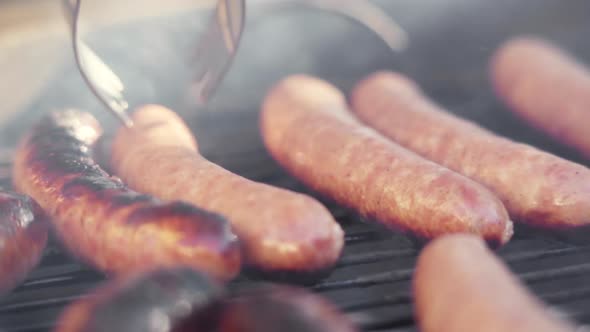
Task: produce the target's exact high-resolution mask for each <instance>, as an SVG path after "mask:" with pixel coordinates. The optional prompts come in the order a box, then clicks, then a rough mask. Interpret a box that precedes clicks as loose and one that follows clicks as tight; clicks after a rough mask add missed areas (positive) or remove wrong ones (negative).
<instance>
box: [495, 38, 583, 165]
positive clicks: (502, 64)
mask: <svg viewBox="0 0 590 332" xmlns="http://www.w3.org/2000/svg"><path fill="white" fill-rule="evenodd" d="M491 67H492V68H491V73H492V77H493V81H494V85H495V88H496V91H497V93H498V95H499V96H500V97H501V98H502V99H503V100H504V101H505V102H506V103H507V104H508V105H509V106H510V109H511V110H512V111H514V112H515V113H517V114H518V115H520V116H521V117H523V118H524V119H526V120H528V121H529V122H530V123H532V124H533V125H534V126H535V127H537V128H539V129H541V130H544V131H545V132H547V133H548V134H549V135H551V136H552V137H554V138H556V139H557V140H559V141H561V142H563V143H565V144H568V145H570V146H573V147H574V148H576V149H578V150H579V151H580V152H582V153H583V154H584V155H585V156H586V157H590V135H588V129H589V128H590V127H589V125H588V124H589V123H590V71H589V70H588V68H587V67H586V66H584V64H582V63H580V62H578V61H577V59H575V58H574V57H573V56H572V55H570V54H567V53H566V52H565V51H563V50H560V49H559V48H557V47H556V46H554V45H552V44H550V43H549V42H546V41H543V40H540V39H536V38H529V37H522V38H517V39H513V40H510V41H508V42H507V43H505V44H504V45H502V46H501V47H500V48H499V50H498V51H497V52H496V54H495V56H494V58H493V61H492V65H491Z"/></svg>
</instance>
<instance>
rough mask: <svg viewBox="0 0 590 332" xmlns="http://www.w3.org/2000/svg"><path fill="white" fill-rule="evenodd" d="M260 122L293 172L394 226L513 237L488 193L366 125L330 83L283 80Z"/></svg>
mask: <svg viewBox="0 0 590 332" xmlns="http://www.w3.org/2000/svg"><path fill="white" fill-rule="evenodd" d="M261 127H262V134H263V138H264V142H265V144H266V146H267V148H268V149H269V151H270V152H271V154H272V155H273V156H274V157H275V159H277V160H278V161H279V163H281V164H282V165H283V166H284V167H285V168H287V169H288V170H289V171H290V172H291V173H292V174H294V175H295V176H297V177H298V178H300V179H301V180H302V181H304V182H305V183H306V184H307V185H309V186H310V187H312V188H314V189H315V190H317V191H319V192H320V193H323V194H325V195H327V196H330V197H332V198H333V199H335V200H336V201H337V202H339V203H341V204H343V205H346V206H348V207H351V208H354V209H356V210H357V211H359V212H360V213H361V214H363V215H365V216H368V217H371V218H375V219H377V220H379V221H381V222H382V223H384V224H385V225H387V226H389V227H392V228H395V229H398V230H401V231H405V232H411V233H413V234H414V235H416V236H418V237H421V238H426V239H428V238H433V237H436V236H439V235H442V234H445V233H455V232H459V233H463V232H466V233H473V234H478V235H480V236H482V237H483V238H485V239H486V240H488V241H489V242H490V243H493V244H504V243H506V242H507V241H508V240H509V239H510V237H511V236H512V222H511V221H510V220H509V219H508V215H507V212H506V210H505V209H504V206H503V205H502V203H501V202H500V201H499V200H498V199H497V198H496V197H495V196H494V195H493V194H492V193H491V192H489V191H488V190H487V189H486V188H484V187H483V186H481V185H479V184H478V183H476V182H474V181H472V180H470V179H468V178H466V177H463V176H462V175H459V174H457V173H455V172H452V171H450V170H448V169H446V168H444V167H442V166H440V165H437V164H435V163H433V162H430V161H428V160H425V159H423V158H421V157H420V156H418V155H416V154H414V153H413V152H410V151H408V150H406V149H404V148H402V147H401V146H399V145H397V144H395V143H393V142H391V141H389V140H388V139H386V138H385V137H383V136H381V135H379V134H378V133H377V132H375V131H374V130H372V129H370V128H368V127H366V126H363V125H361V124H360V123H359V122H358V121H356V120H355V119H354V117H353V116H352V115H351V113H350V111H349V110H348V108H347V106H346V102H345V98H344V96H343V95H342V93H341V92H340V91H338V90H337V89H336V88H335V87H333V86H331V85H329V84H328V83H326V82H323V81H320V80H318V79H314V78H311V77H306V76H293V77H290V78H287V79H286V80H284V81H282V82H281V83H280V84H278V86H276V87H275V88H274V89H273V90H272V91H271V92H270V93H269V95H268V96H267V98H266V100H265V101H264V105H263V109H262V120H261Z"/></svg>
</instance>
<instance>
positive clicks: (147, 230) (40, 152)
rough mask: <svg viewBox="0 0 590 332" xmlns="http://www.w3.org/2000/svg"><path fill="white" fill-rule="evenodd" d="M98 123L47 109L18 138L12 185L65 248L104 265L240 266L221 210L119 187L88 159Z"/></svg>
mask: <svg viewBox="0 0 590 332" xmlns="http://www.w3.org/2000/svg"><path fill="white" fill-rule="evenodd" d="M100 133H101V128H100V126H99V124H98V122H97V121H96V120H95V119H94V118H93V117H92V116H91V115H90V114H88V113H82V112H78V111H74V110H70V111H63V112H59V113H52V114H50V115H49V116H47V117H46V118H44V119H42V120H41V121H40V123H39V124H38V125H37V126H35V127H34V128H33V129H32V130H31V132H30V133H29V134H28V135H27V136H26V137H25V139H24V140H23V141H22V144H21V145H20V146H19V148H18V150H17V152H16V158H15V161H14V176H13V178H14V182H15V186H16V187H17V188H18V189H19V190H20V191H21V192H23V193H26V194H28V195H30V196H31V197H33V198H34V199H35V200H36V201H37V202H38V203H39V205H41V207H42V208H43V209H44V210H45V211H46V212H47V213H48V215H49V216H50V217H51V218H52V221H53V226H54V228H55V229H56V231H57V234H58V236H59V237H60V238H61V240H62V241H63V242H64V243H65V245H66V246H67V247H68V248H69V250H70V251H71V252H73V253H74V254H76V255H77V256H79V257H80V258H82V259H83V260H84V261H86V262H88V263H90V264H92V265H94V266H95V267H97V268H99V269H100V270H103V271H105V272H107V273H113V274H126V273H134V272H137V271H142V270H150V269H153V268H158V267H169V266H180V265H182V266H188V267H194V268H202V269H203V270H204V271H207V272H209V273H211V274H212V275H214V276H216V277H219V278H222V279H228V278H231V277H233V276H235V275H236V274H237V273H238V272H239V270H240V251H239V245H238V242H237V238H236V236H235V235H234V234H233V233H232V231H231V229H230V226H229V223H228V222H227V221H226V220H225V219H223V218H222V217H220V216H218V215H216V214H213V213H210V212H206V211H204V210H201V209H199V208H196V207H194V206H192V205H189V204H187V203H182V202H170V203H165V202H161V201H159V200H157V199H155V198H153V197H151V196H147V195H142V194H139V193H137V192H134V191H131V190H129V189H128V188H126V187H125V186H124V185H123V184H122V183H121V182H120V181H118V180H116V179H113V178H111V177H109V175H108V174H107V173H106V172H105V171H104V170H102V169H101V168H100V167H99V166H98V165H97V164H96V163H95V162H94V160H93V159H92V154H91V151H92V146H93V144H94V143H95V142H96V140H97V139H98V138H99V136H100Z"/></svg>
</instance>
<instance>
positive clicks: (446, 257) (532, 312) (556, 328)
mask: <svg viewBox="0 0 590 332" xmlns="http://www.w3.org/2000/svg"><path fill="white" fill-rule="evenodd" d="M441 272H442V273H441ZM413 283H414V286H413V288H414V301H415V311H416V318H417V322H418V325H419V326H420V328H421V331H422V332H463V331H477V332H499V331H502V332H565V331H570V332H574V331H575V328H574V327H573V326H571V325H570V323H569V322H564V321H561V320H558V319H557V318H553V317H551V316H550V315H549V312H548V311H547V310H545V308H544V306H543V304H542V303H541V302H540V301H539V300H538V299H536V298H535V297H533V296H532V295H531V294H530V293H529V292H528V291H527V290H526V288H525V287H524V286H523V285H522V284H521V283H520V282H519V280H518V279H517V278H516V277H515V276H513V275H512V274H511V273H510V271H509V270H508V268H507V267H506V266H505V265H504V264H502V263H501V262H500V261H499V260H498V259H497V258H496V257H495V256H494V254H493V253H491V252H490V251H489V250H488V249H487V248H486V247H485V246H484V244H483V242H482V241H481V240H479V239H478V238H476V237H473V236H469V235H450V236H445V237H442V238H440V239H437V240H436V241H433V242H431V243H430V244H429V245H428V246H427V247H426V248H425V249H424V250H423V251H422V253H421V255H420V257H419V259H418V265H417V267H416V270H415V274H414V280H413Z"/></svg>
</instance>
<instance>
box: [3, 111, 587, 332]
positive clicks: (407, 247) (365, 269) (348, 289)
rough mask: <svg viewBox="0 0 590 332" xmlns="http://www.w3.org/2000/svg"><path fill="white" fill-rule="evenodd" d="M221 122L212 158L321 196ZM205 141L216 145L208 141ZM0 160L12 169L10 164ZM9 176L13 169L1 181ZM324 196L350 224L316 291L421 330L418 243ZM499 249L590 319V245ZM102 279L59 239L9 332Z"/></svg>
mask: <svg viewBox="0 0 590 332" xmlns="http://www.w3.org/2000/svg"><path fill="white" fill-rule="evenodd" d="M212 118H214V116H213V117H212ZM251 121H255V120H254V119H251ZM242 124H243V123H242ZM254 126H255V125H254ZM221 128H225V130H223V131H222V132H221V133H220V132H219V127H217V128H216V129H217V131H216V135H215V139H214V141H216V142H217V144H221V143H223V142H224V141H228V140H231V142H232V144H233V148H232V149H231V150H225V151H224V152H219V151H217V154H215V153H208V156H209V158H210V159H211V160H213V161H215V162H218V163H220V164H222V165H223V166H225V167H226V168H228V169H230V170H232V171H235V172H238V173H240V174H242V175H244V176H247V177H250V178H253V179H256V180H260V181H264V182H267V183H271V184H275V185H279V186H281V187H285V188H289V189H293V190H297V191H302V192H307V193H309V194H313V193H310V192H309V191H308V190H306V189H305V188H304V187H303V186H301V184H300V183H299V182H298V181H296V180H295V179H293V178H291V177H289V176H287V175H286V174H285V173H284V172H283V171H282V170H281V169H280V168H279V167H278V166H277V165H276V164H275V163H274V162H273V161H272V159H271V158H270V157H269V156H268V155H267V154H266V152H264V149H263V148H262V145H261V143H260V142H259V141H258V142H257V143H256V144H258V145H257V146H255V148H253V147H252V144H253V142H252V141H251V140H250V141H248V140H246V141H247V142H246V143H244V144H248V145H249V149H240V147H239V144H237V145H238V146H236V140H235V137H234V136H233V135H232V131H231V126H227V127H223V126H222V127H221ZM202 134H203V135H206V134H207V133H206V132H204V133H202ZM206 142H207V141H206V140H205V143H206ZM202 147H203V148H204V150H205V151H207V150H209V151H216V150H213V149H210V148H207V144H205V145H204V146H202ZM228 151H229V152H228ZM4 155H6V153H4ZM0 166H2V167H0V169H7V168H9V166H10V165H9V163H3V164H1V165H0ZM9 182H10V179H8V178H6V176H5V175H4V178H3V179H1V180H0V183H5V184H8V183H9ZM320 199H322V198H320ZM323 202H324V203H325V204H326V205H327V206H328V207H329V208H330V209H331V211H332V212H333V214H334V216H335V217H336V218H337V219H338V220H339V221H340V222H341V224H342V225H343V227H344V229H345V231H346V247H345V249H344V254H343V256H342V258H341V259H340V261H339V262H338V264H337V266H336V268H335V270H334V271H333V273H332V274H331V275H330V276H329V277H328V278H326V279H325V280H323V281H321V282H319V283H318V284H316V285H314V286H312V287H311V289H312V290H313V291H315V292H317V293H319V294H321V295H323V296H325V297H327V298H328V299H330V300H331V301H333V302H334V303H335V304H336V305H337V306H338V307H339V308H341V309H342V310H343V311H345V312H346V313H347V314H348V315H349V316H350V317H351V319H353V320H354V322H356V323H357V324H358V325H359V326H361V327H362V328H363V329H364V330H366V331H396V332H402V331H404V332H409V331H416V327H415V326H414V324H415V322H414V319H413V309H412V298H411V288H410V287H411V276H412V272H413V267H414V264H415V259H416V255H417V253H418V250H419V249H417V246H416V245H415V244H414V243H413V242H412V241H411V240H409V239H407V238H405V237H403V236H401V235H396V234H392V233H390V232H387V231H384V230H383V229H381V227H380V226H378V225H375V224H373V223H370V222H366V221H364V220H362V219H361V218H359V217H358V216H356V215H354V214H353V213H351V212H349V211H347V210H345V209H342V208H340V207H338V206H336V205H335V204H333V203H331V202H329V201H325V200H323ZM498 253H499V255H500V256H501V257H502V258H503V259H504V260H505V262H506V263H507V264H508V265H509V266H510V268H511V269H512V270H513V271H514V272H516V273H517V274H518V275H519V277H520V278H521V279H522V280H524V281H525V282H526V283H527V284H528V285H529V286H530V287H531V289H532V290H533V291H534V292H535V293H536V294H537V295H538V296H539V297H540V298H542V299H543V300H545V301H547V302H548V303H550V304H551V305H552V309H553V310H556V311H557V312H559V313H560V314H564V315H566V316H568V317H571V318H573V319H576V320H578V321H580V322H581V323H586V324H590V286H588V285H589V284H590V263H589V262H587V257H590V246H572V245H567V244H564V243H561V242H559V241H557V240H554V239H552V238H549V237H546V236H543V235H537V234H533V233H530V232H518V230H517V235H516V237H515V238H514V240H513V241H512V242H511V243H509V244H508V245H507V246H506V247H504V248H502V249H500V250H499V252H498ZM102 280H103V277H102V276H101V275H100V274H99V273H97V272H95V271H93V270H91V269H89V268H88V267H86V266H84V265H82V264H79V263H77V262H75V261H74V260H73V259H71V258H70V257H69V256H68V255H67V254H66V253H65V252H64V251H63V250H62V248H61V247H60V245H59V244H58V243H57V242H56V241H55V240H51V241H50V244H49V247H48V248H47V250H46V251H45V253H44V257H43V260H42V262H41V264H40V266H39V267H38V268H37V269H36V270H35V271H33V272H32V273H31V274H30V275H29V277H28V279H27V280H26V281H25V282H24V283H23V284H22V285H21V286H20V287H19V288H18V289H17V290H16V291H14V292H13V293H11V294H9V295H7V296H6V297H4V298H2V299H0V327H3V328H4V329H5V331H6V332H25V331H48V330H49V329H51V327H52V325H53V323H54V320H55V318H56V317H57V315H58V314H59V312H60V311H61V310H62V309H63V307H64V306H65V305H67V304H68V303H69V302H71V301H73V300H75V299H77V298H79V297H81V296H83V295H84V293H85V292H87V291H88V290H90V289H91V288H93V287H94V286H96V284H97V283H99V282H100V281H102ZM252 282H255V281H252V280H249V279H247V278H246V277H244V276H241V277H240V278H238V280H236V281H234V282H233V284H232V286H233V287H236V288H242V287H248V286H249V285H251V283H252Z"/></svg>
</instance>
